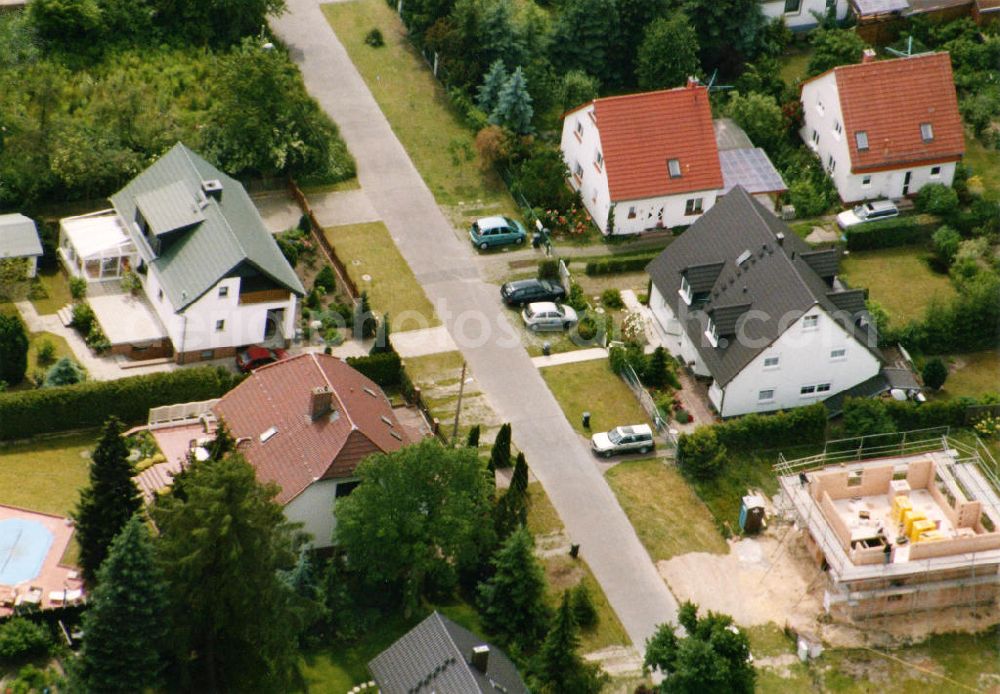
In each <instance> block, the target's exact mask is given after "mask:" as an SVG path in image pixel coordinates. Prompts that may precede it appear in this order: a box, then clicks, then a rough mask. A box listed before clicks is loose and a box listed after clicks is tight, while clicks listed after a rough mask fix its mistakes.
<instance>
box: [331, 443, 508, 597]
mask: <svg viewBox="0 0 1000 694" xmlns="http://www.w3.org/2000/svg"><path fill="white" fill-rule="evenodd" d="M356 474H357V476H358V477H359V478H360V480H361V484H360V485H359V486H358V487H357V488H356V489H355V490H354V492H352V493H351V495H350V496H348V497H346V498H343V499H340V500H338V502H337V505H336V508H335V513H336V516H337V539H338V541H339V543H340V546H341V547H342V548H343V549H344V551H345V552H346V554H347V557H348V560H349V561H350V565H351V567H352V570H354V571H356V572H357V574H358V575H359V576H361V577H363V580H365V581H366V582H368V584H369V585H370V586H378V587H379V590H394V591H398V593H397V594H398V595H399V596H400V597H401V598H402V602H403V603H404V605H405V607H406V608H407V609H408V610H412V609H413V608H415V607H416V606H417V604H418V601H419V598H420V596H421V595H422V594H423V593H424V592H425V591H427V590H428V589H432V588H438V589H444V590H448V589H450V588H453V587H454V586H455V585H456V583H457V580H458V577H459V575H460V574H462V573H464V572H466V571H471V570H475V569H476V568H478V567H479V565H480V564H481V562H482V560H483V556H482V551H483V548H488V547H490V546H491V545H492V535H493V529H492V524H491V522H490V513H489V512H490V502H489V490H488V488H487V484H486V479H485V478H484V476H483V474H482V468H481V467H480V465H479V462H478V460H477V456H476V451H474V450H473V449H471V448H466V447H462V448H457V449H451V448H445V447H443V446H441V445H440V444H438V443H436V442H435V441H430V440H425V441H424V442H422V443H419V444H417V445H414V446H407V447H406V448H402V449H400V450H398V451H396V452H394V453H390V454H386V455H373V456H371V457H369V458H367V459H366V460H364V461H363V462H362V463H361V464H360V465H359V466H358V469H357V473H356Z"/></svg>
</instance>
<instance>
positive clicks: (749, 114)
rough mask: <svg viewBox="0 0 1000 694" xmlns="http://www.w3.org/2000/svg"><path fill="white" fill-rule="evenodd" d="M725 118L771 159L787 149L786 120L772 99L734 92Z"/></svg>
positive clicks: (771, 97) (761, 95)
mask: <svg viewBox="0 0 1000 694" xmlns="http://www.w3.org/2000/svg"><path fill="white" fill-rule="evenodd" d="M726 114H727V115H728V116H729V117H730V118H732V119H733V120H734V121H736V124H737V125H738V126H740V127H741V128H742V129H743V130H744V131H746V134H747V136H748V137H749V138H750V140H751V141H752V142H753V143H754V144H755V145H757V146H758V147H763V148H764V149H765V150H766V151H767V153H768V154H770V155H771V156H772V157H777V155H778V154H780V152H781V150H782V149H783V148H784V147H785V146H786V145H785V142H786V138H787V134H786V131H785V118H784V116H783V115H782V113H781V107H780V106H779V105H778V102H777V101H775V100H774V97H773V96H767V95H765V94H755V93H750V94H746V95H743V94H739V93H736V92H734V93H733V94H732V95H731V96H730V97H729V103H728V104H727V105H726Z"/></svg>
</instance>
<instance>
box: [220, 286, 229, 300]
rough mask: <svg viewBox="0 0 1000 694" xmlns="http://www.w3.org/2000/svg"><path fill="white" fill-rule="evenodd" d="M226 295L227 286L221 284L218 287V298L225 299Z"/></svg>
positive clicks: (227, 291)
mask: <svg viewBox="0 0 1000 694" xmlns="http://www.w3.org/2000/svg"><path fill="white" fill-rule="evenodd" d="M227 296H229V287H227V286H226V285H222V286H221V287H219V298H220V299H225V298H226V297H227Z"/></svg>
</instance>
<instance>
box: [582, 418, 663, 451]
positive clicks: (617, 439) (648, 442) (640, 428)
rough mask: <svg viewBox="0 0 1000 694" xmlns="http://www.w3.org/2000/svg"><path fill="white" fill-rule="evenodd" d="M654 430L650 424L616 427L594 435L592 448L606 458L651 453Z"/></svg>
mask: <svg viewBox="0 0 1000 694" xmlns="http://www.w3.org/2000/svg"><path fill="white" fill-rule="evenodd" d="M654 445H655V444H654V443H653V430H652V429H651V428H650V426H649V425H648V424H633V425H632V426H628V427H615V428H614V429H612V430H611V431H607V432H604V433H601V434H594V435H593V436H592V437H591V439H590V447H591V448H592V449H593V450H594V453H596V454H597V455H601V456H604V457H605V458H607V457H609V456H611V455H612V454H614V453H635V452H638V453H649V452H650V451H651V450H653V447H654Z"/></svg>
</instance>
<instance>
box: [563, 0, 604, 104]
mask: <svg viewBox="0 0 1000 694" xmlns="http://www.w3.org/2000/svg"><path fill="white" fill-rule="evenodd" d="M618 45H619V28H618V13H617V11H616V6H615V0H573V2H568V3H565V4H564V5H563V7H562V11H561V12H560V13H559V18H558V19H557V20H556V22H555V25H554V26H553V29H552V44H551V48H550V58H551V59H552V64H553V65H555V67H556V69H557V70H559V71H561V72H563V73H565V72H568V71H570V70H583V71H584V72H586V73H587V74H588V75H593V76H594V77H596V78H597V79H599V80H600V81H601V84H603V85H605V86H608V87H610V86H613V85H615V84H617V83H618V80H619V76H618V70H617V66H616V64H615V60H614V58H615V55H616V51H617V50H618Z"/></svg>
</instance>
